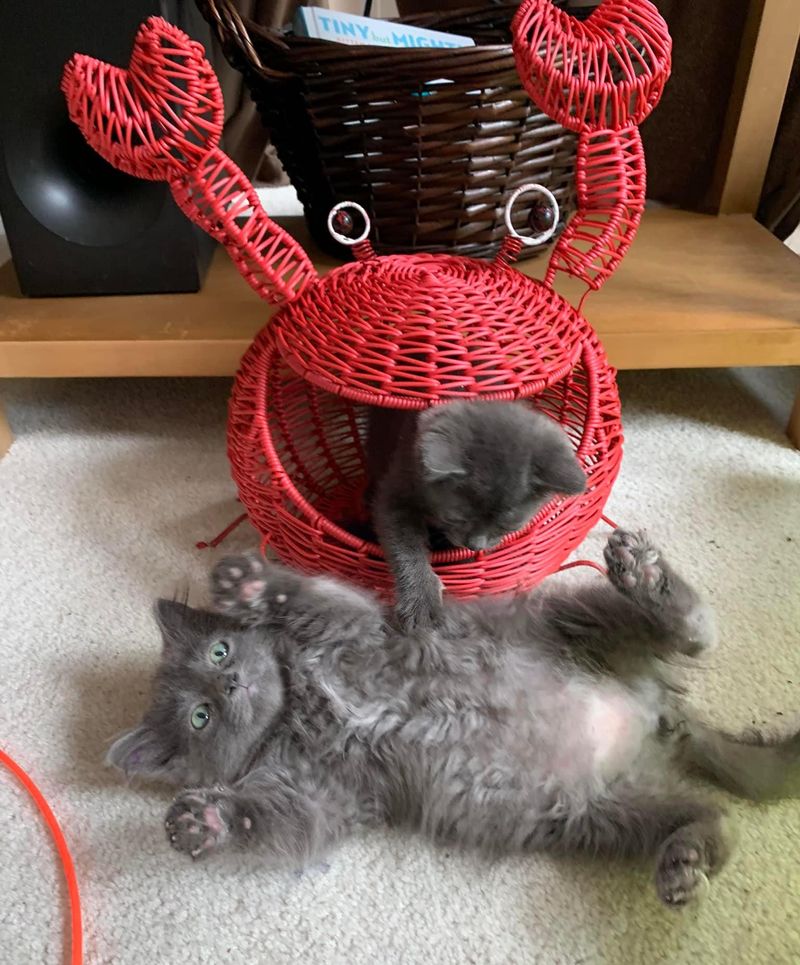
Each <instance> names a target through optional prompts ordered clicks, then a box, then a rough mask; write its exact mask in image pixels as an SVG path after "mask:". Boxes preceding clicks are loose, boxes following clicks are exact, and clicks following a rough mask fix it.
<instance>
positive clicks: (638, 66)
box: [511, 0, 672, 133]
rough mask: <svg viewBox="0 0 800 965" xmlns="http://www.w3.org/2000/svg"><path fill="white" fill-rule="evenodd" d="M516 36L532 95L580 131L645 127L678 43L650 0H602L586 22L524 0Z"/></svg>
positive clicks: (540, 0) (539, 0)
mask: <svg viewBox="0 0 800 965" xmlns="http://www.w3.org/2000/svg"><path fill="white" fill-rule="evenodd" d="M511 31H512V34H513V41H512V44H513V48H514V56H515V58H516V61H517V70H518V71H519V75H520V78H521V79H522V83H523V85H524V86H525V90H526V91H527V92H528V96H529V97H530V98H531V100H532V101H533V102H534V103H535V104H536V105H537V106H538V107H539V108H540V109H541V110H543V111H544V112H545V114H547V115H548V116H549V117H552V118H553V120H554V121H557V122H558V123H559V124H561V125H562V126H563V127H566V128H568V129H569V130H571V131H575V132H577V133H581V132H588V133H594V132H597V131H604V130H609V129H611V130H621V129H622V128H626V127H630V126H631V125H637V124H641V123H642V121H643V120H644V119H645V118H646V117H647V116H648V115H649V114H650V112H651V111H652V110H653V108H654V107H655V106H656V104H658V102H659V100H660V99H661V94H662V93H663V90H664V85H665V84H666V82H667V80H668V78H669V74H670V69H671V64H672V40H671V39H670V35H669V30H668V29H667V25H666V23H665V22H664V19H663V17H662V16H661V14H660V13H659V12H658V10H657V9H656V7H655V6H654V5H653V4H652V3H651V2H650V0H602V2H601V3H600V5H599V6H598V7H596V8H595V9H594V10H593V11H592V13H591V15H590V16H589V17H588V18H587V19H586V20H583V21H581V20H578V19H577V18H576V17H572V16H570V14H569V13H567V11H566V10H561V9H559V8H558V7H556V6H555V5H554V4H553V3H551V2H550V0H524V2H523V3H522V4H521V5H520V8H519V10H518V11H517V13H516V16H515V17H514V20H513V22H512V25H511Z"/></svg>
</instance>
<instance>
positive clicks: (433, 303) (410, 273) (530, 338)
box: [273, 254, 586, 409]
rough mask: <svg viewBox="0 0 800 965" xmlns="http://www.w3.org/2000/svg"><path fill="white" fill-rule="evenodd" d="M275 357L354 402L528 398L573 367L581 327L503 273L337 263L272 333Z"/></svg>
mask: <svg viewBox="0 0 800 965" xmlns="http://www.w3.org/2000/svg"><path fill="white" fill-rule="evenodd" d="M273 328H274V332H275V339H276V344H277V347H278V349H279V351H280V353H281V355H282V356H283V358H284V360H285V361H286V362H287V363H288V364H289V365H290V366H291V368H292V369H294V371H295V372H297V373H298V374H299V375H302V376H303V377H304V378H306V379H308V381H309V382H312V383H313V384H314V385H317V386H320V387H321V388H323V389H327V390H328V391H330V392H335V393H336V394H337V395H343V396H344V397H345V398H348V399H352V400H353V401H356V402H364V403H370V404H373V405H381V404H384V405H386V404H389V405H394V406H401V405H402V406H406V407H408V408H419V409H422V408H424V407H425V406H427V405H429V404H430V402H431V401H432V400H437V401H443V400H446V399H452V398H476V397H478V396H480V397H481V398H484V399H515V398H527V397H529V396H531V395H535V394H536V393H538V392H540V391H541V390H542V389H544V388H546V387H547V386H549V385H552V384H553V383H554V382H556V381H557V380H559V379H562V378H563V377H564V376H565V375H566V374H567V373H568V372H569V371H570V369H571V368H572V367H573V365H574V364H575V362H576V360H577V358H578V355H579V354H580V347H581V342H582V340H583V337H584V335H585V334H586V322H585V321H584V319H582V318H581V316H580V315H579V314H578V312H576V311H575V309H574V308H573V307H572V306H571V305H570V304H569V303H568V302H567V301H565V300H564V299H563V298H560V297H559V296H558V295H557V294H556V293H555V292H554V291H553V290H552V289H551V288H548V287H545V286H544V285H542V284H541V283H540V282H536V281H534V280H532V279H530V278H526V277H525V276H524V275H522V274H520V273H519V272H518V271H515V270H513V269H510V268H509V267H508V266H507V265H505V264H498V265H490V264H485V263H483V262H480V261H475V260H474V259H472V258H461V257H456V256H452V255H426V254H420V255H412V256H409V255H398V256H390V255H385V256H383V257H380V258H377V257H372V258H368V260H366V261H359V262H356V263H355V264H349V265H343V266H342V267H341V268H338V269H337V270H336V271H333V272H331V273H330V274H329V275H327V276H326V277H324V278H321V279H320V280H319V281H318V282H317V284H316V285H314V286H312V287H311V288H308V289H306V291H305V292H303V294H302V295H300V296H299V297H298V298H296V299H295V300H294V301H293V302H292V303H291V304H289V305H287V306H286V307H285V308H284V309H283V310H282V311H281V312H280V313H279V315H278V316H277V317H276V319H275V322H274V325H273Z"/></svg>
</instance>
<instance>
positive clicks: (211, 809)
mask: <svg viewBox="0 0 800 965" xmlns="http://www.w3.org/2000/svg"><path fill="white" fill-rule="evenodd" d="M203 820H204V821H205V824H206V827H207V828H208V829H209V831H212V832H213V833H214V834H215V835H217V836H218V837H219V835H221V834H224V832H225V830H226V829H225V825H224V824H223V822H222V818H221V817H220V814H219V810H218V809H217V807H216V805H214V804H207V805H206V806H205V807H204V808H203ZM208 840H211V839H208ZM203 846H204V847H205V842H204V843H203Z"/></svg>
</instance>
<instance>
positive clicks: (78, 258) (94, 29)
mask: <svg viewBox="0 0 800 965" xmlns="http://www.w3.org/2000/svg"><path fill="white" fill-rule="evenodd" d="M154 14H158V15H160V16H162V17H164V18H165V19H167V20H169V21H171V22H172V23H175V24H177V25H178V26H179V27H181V29H183V30H185V31H186V32H187V33H189V34H190V35H191V36H192V37H193V38H194V39H196V40H199V41H201V42H202V43H203V44H204V45H205V46H206V49H207V50H210V43H211V41H210V32H209V29H208V27H207V25H206V23H205V21H203V19H202V18H201V17H200V15H199V13H198V12H197V10H196V8H195V7H194V4H193V3H191V2H188V0H162V2H158V0H124V3H112V2H109V0H69V2H68V3H54V2H53V0H0V214H1V215H2V218H3V223H4V225H5V229H6V234H7V235H8V243H9V246H10V248H11V255H12V258H13V260H14V267H15V269H16V272H17V278H18V279H19V285H20V288H21V289H22V291H23V292H24V293H25V294H26V295H113V294H132V293H146V292H189V291H197V290H198V289H199V288H200V286H201V284H202V280H203V276H204V274H205V270H206V268H207V267H208V263H209V261H210V258H211V253H212V250H213V246H214V243H213V241H211V239H210V238H208V236H207V235H205V234H204V233H203V232H201V231H200V230H199V229H198V228H196V227H195V226H194V225H192V224H191V223H190V222H189V221H188V220H187V219H186V218H185V217H184V215H182V214H181V212H180V211H179V210H178V208H177V206H176V205H175V203H174V201H173V200H172V197H171V195H170V193H169V189H168V188H167V186H166V185H165V184H161V183H156V182H152V181H140V180H138V179H137V178H132V177H130V176H128V175H127V174H122V173H121V172H119V171H117V170H115V169H114V168H112V167H111V166H110V165H109V164H107V163H106V162H105V161H104V160H103V159H102V158H101V157H99V156H98V155H97V154H95V153H94V151H93V150H92V149H91V148H90V147H88V146H87V145H86V143H85V142H84V140H83V138H82V137H81V134H80V132H79V131H78V129H77V128H76V127H75V126H74V125H73V124H72V123H71V122H70V120H69V117H68V116H67V109H66V104H65V101H64V97H63V95H62V93H61V89H60V86H59V85H60V83H61V73H62V70H63V69H64V64H65V63H66V62H67V60H69V58H70V57H71V56H72V55H73V54H74V53H75V52H76V51H77V52H80V53H85V54H90V55H92V56H94V57H100V58H102V59H103V60H107V61H109V62H110V63H113V64H117V65H118V66H120V67H124V66H127V63H128V59H129V57H130V53H131V46H132V44H133V38H134V35H135V33H136V29H137V27H138V26H139V24H140V23H141V22H142V21H143V20H145V19H146V18H147V17H149V16H152V15H154Z"/></svg>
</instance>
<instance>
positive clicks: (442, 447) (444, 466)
mask: <svg viewBox="0 0 800 965" xmlns="http://www.w3.org/2000/svg"><path fill="white" fill-rule="evenodd" d="M434 412H435V410H433V409H428V410H427V411H426V412H423V413H422V415H421V416H420V420H419V441H418V445H419V454H420V459H421V460H422V468H423V470H424V472H425V475H426V477H427V478H428V479H430V480H432V481H436V480H440V479H447V478H448V477H453V478H454V477H457V476H466V474H467V470H466V468H465V467H464V463H463V458H462V452H461V450H460V448H459V446H458V444H457V443H456V442H455V441H454V440H452V439H451V438H450V437H449V435H448V434H447V433H446V432H443V431H442V430H441V429H440V428H437V426H436V425H435V424H433V425H431V424H430V423H431V422H432V421H433V419H432V418H431V416H433V414H434ZM436 414H437V415H438V413H436ZM426 417H427V418H426ZM434 418H435V416H434Z"/></svg>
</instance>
